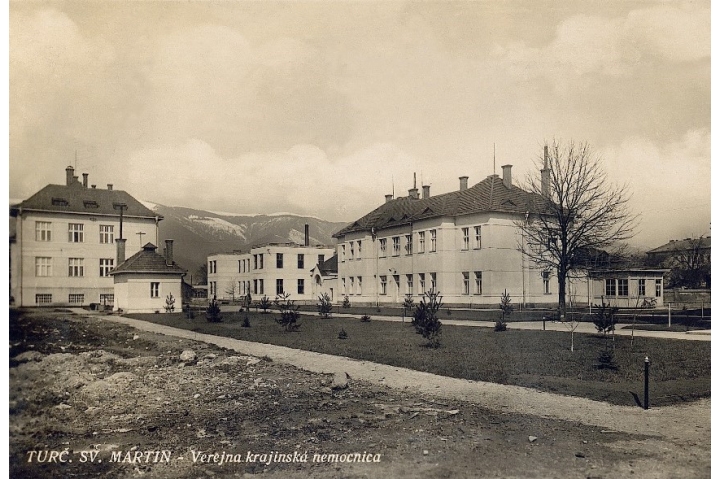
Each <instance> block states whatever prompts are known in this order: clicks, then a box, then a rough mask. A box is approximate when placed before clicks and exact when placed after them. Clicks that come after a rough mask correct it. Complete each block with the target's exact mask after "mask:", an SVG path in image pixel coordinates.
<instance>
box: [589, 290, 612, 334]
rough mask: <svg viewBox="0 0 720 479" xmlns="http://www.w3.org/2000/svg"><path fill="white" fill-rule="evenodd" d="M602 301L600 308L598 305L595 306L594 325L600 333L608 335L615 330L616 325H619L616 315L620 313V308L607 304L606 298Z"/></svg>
mask: <svg viewBox="0 0 720 479" xmlns="http://www.w3.org/2000/svg"><path fill="white" fill-rule="evenodd" d="M601 300H602V301H601V303H602V304H600V306H598V305H597V304H596V305H595V306H594V307H595V312H594V313H593V324H594V325H595V329H597V332H598V333H603V334H604V335H607V333H609V332H611V331H614V330H615V325H616V324H617V318H616V317H615V314H616V313H617V312H618V308H616V307H612V306H610V305H609V304H606V303H605V299H604V298H601Z"/></svg>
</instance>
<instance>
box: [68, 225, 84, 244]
mask: <svg viewBox="0 0 720 479" xmlns="http://www.w3.org/2000/svg"><path fill="white" fill-rule="evenodd" d="M68 241H69V242H71V243H82V242H84V241H85V234H84V233H83V225H82V223H70V224H68Z"/></svg>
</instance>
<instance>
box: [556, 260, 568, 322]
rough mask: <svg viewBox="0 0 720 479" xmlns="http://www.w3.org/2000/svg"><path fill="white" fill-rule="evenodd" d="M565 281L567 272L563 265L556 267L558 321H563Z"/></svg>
mask: <svg viewBox="0 0 720 479" xmlns="http://www.w3.org/2000/svg"><path fill="white" fill-rule="evenodd" d="M566 281H567V272H566V271H565V267H564V266H562V265H561V266H560V267H559V268H558V313H559V315H560V321H565V310H566V306H565V287H566Z"/></svg>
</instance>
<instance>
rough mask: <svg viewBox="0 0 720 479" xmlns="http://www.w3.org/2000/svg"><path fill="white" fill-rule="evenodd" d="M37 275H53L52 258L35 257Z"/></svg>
mask: <svg viewBox="0 0 720 479" xmlns="http://www.w3.org/2000/svg"><path fill="white" fill-rule="evenodd" d="M35 276H52V258H45V257H40V256H39V257H36V258H35Z"/></svg>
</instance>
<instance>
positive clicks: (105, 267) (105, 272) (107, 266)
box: [100, 258, 115, 277]
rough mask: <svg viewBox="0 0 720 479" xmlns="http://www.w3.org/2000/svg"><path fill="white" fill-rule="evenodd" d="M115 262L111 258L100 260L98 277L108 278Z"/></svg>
mask: <svg viewBox="0 0 720 479" xmlns="http://www.w3.org/2000/svg"><path fill="white" fill-rule="evenodd" d="M114 262H115V260H113V259H112V258H100V276H101V277H105V276H110V270H112V269H113V264H114Z"/></svg>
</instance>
